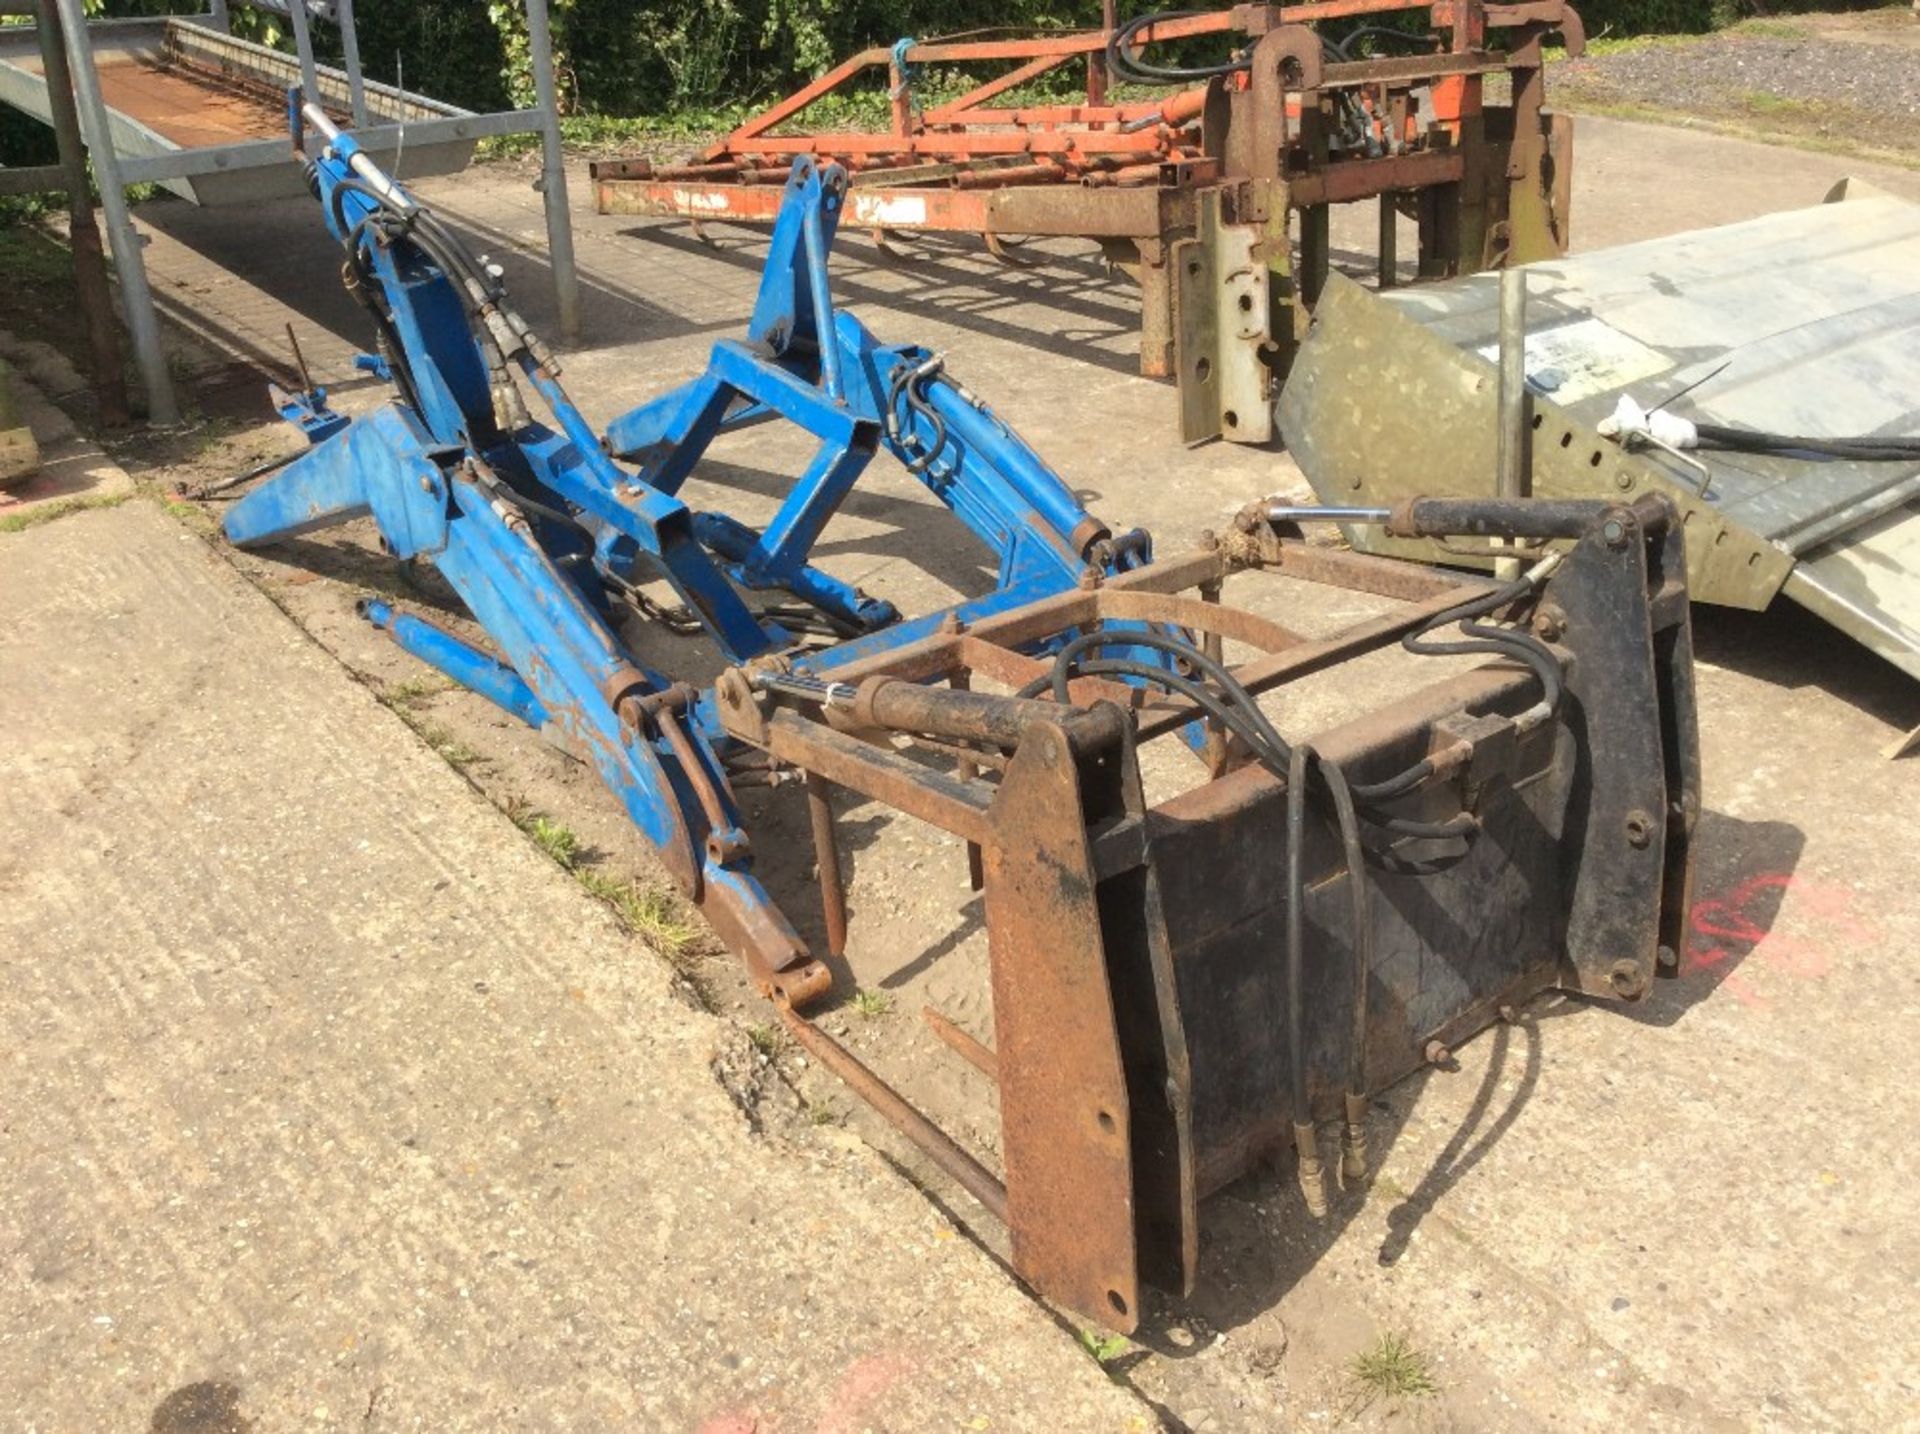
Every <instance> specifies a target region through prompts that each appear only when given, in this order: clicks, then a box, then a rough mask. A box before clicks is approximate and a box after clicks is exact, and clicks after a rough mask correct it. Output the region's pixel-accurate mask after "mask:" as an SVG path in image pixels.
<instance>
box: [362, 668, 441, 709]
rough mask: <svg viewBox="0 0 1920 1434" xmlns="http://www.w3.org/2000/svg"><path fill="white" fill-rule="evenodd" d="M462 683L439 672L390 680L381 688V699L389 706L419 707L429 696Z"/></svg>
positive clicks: (437, 694) (435, 695)
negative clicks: (397, 680)
mask: <svg viewBox="0 0 1920 1434" xmlns="http://www.w3.org/2000/svg"><path fill="white" fill-rule="evenodd" d="M459 685H460V684H459V683H457V682H455V681H454V680H453V679H452V678H451V677H447V676H444V675H442V674H440V673H438V672H430V673H425V674H423V675H421V676H419V677H409V678H407V679H406V680H405V681H404V682H389V683H388V684H387V685H386V686H385V687H382V688H381V689H380V700H381V701H382V702H385V703H386V704H387V705H388V706H389V707H418V706H419V705H420V704H421V703H423V702H425V701H426V700H427V699H428V698H429V697H438V696H439V695H440V694H441V693H442V692H452V691H453V690H454V689H455V688H457V687H458V686H459Z"/></svg>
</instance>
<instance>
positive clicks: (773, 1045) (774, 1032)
mask: <svg viewBox="0 0 1920 1434" xmlns="http://www.w3.org/2000/svg"><path fill="white" fill-rule="evenodd" d="M747 1044H748V1045H750V1046H752V1047H753V1048H754V1049H755V1050H756V1051H758V1052H760V1054H761V1055H763V1056H765V1057H766V1058H767V1059H768V1060H772V1059H773V1058H774V1057H775V1056H777V1055H779V1054H780V1052H781V1051H783V1050H785V1049H786V1048H787V1033H786V1032H785V1031H783V1030H781V1029H780V1028H779V1027H778V1026H776V1025H774V1024H773V1022H771V1021H766V1022H762V1023H761V1024H759V1025H756V1026H748V1027H747Z"/></svg>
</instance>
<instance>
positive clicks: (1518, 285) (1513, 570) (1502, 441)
mask: <svg viewBox="0 0 1920 1434" xmlns="http://www.w3.org/2000/svg"><path fill="white" fill-rule="evenodd" d="M1498 421H1499V425H1500V427H1499V431H1498V433H1497V435H1496V438H1495V448H1494V484H1493V489H1494V492H1495V494H1497V495H1498V496H1499V497H1502V498H1524V497H1526V496H1527V475H1526V452H1527V450H1526V443H1527V271H1526V270H1525V269H1522V268H1520V267H1519V266H1517V265H1509V266H1508V267H1507V268H1504V269H1502V270H1501V271H1500V394H1499V420H1498ZM1493 575H1494V576H1495V577H1496V578H1498V579H1500V580H1501V581H1502V582H1511V581H1512V580H1513V579H1514V578H1517V577H1519V576H1520V560H1519V559H1518V558H1499V559H1497V560H1496V561H1495V562H1494V565H1493Z"/></svg>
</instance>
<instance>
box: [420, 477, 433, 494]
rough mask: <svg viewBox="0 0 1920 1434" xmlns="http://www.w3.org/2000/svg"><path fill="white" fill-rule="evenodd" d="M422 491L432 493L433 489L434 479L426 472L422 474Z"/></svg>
mask: <svg viewBox="0 0 1920 1434" xmlns="http://www.w3.org/2000/svg"><path fill="white" fill-rule="evenodd" d="M420 491H421V492H422V493H431V492H432V491H433V479H431V478H429V477H427V475H426V474H424V473H422V474H421V475H420Z"/></svg>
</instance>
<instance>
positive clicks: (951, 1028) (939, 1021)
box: [920, 1006, 1000, 1081]
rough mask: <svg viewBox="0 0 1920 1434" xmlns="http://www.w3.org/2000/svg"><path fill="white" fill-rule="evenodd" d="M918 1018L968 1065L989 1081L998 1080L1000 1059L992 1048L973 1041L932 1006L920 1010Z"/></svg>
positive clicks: (972, 1038)
mask: <svg viewBox="0 0 1920 1434" xmlns="http://www.w3.org/2000/svg"><path fill="white" fill-rule="evenodd" d="M920 1016H921V1019H922V1020H924V1021H925V1022H926V1023H927V1029H928V1030H930V1031H932V1032H933V1033H934V1034H935V1035H936V1036H938V1037H939V1038H940V1039H941V1040H943V1041H945V1042H946V1043H947V1045H948V1046H950V1047H951V1048H952V1049H953V1050H954V1052H955V1053H956V1054H957V1055H958V1056H959V1057H960V1058H961V1059H962V1060H964V1061H965V1062H966V1063H967V1064H968V1065H970V1066H972V1067H973V1068H974V1069H975V1070H977V1071H979V1072H980V1074H981V1075H983V1076H985V1077H986V1078H987V1079H988V1080H990V1081H998V1080H999V1079H1000V1058H999V1057H998V1056H997V1055H995V1054H994V1053H993V1047H991V1046H989V1045H986V1044H984V1043H982V1042H980V1041H978V1040H975V1039H974V1037H973V1036H972V1035H971V1034H969V1033H968V1032H966V1031H963V1030H961V1029H960V1027H958V1026H956V1025H954V1023H953V1022H952V1021H951V1020H949V1019H948V1018H947V1017H946V1016H944V1015H942V1014H941V1013H940V1012H939V1011H936V1010H935V1009H934V1008H933V1007H932V1006H927V1007H924V1008H922V1010H921V1012H920Z"/></svg>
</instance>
